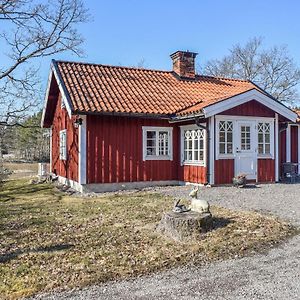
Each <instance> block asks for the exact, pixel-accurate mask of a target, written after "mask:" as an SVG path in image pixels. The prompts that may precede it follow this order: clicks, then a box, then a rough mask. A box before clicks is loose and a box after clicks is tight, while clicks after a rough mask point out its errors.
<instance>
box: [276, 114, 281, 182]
mask: <svg viewBox="0 0 300 300" xmlns="http://www.w3.org/2000/svg"><path fill="white" fill-rule="evenodd" d="M279 138H280V137H279V122H278V113H276V114H275V181H276V182H278V181H279Z"/></svg>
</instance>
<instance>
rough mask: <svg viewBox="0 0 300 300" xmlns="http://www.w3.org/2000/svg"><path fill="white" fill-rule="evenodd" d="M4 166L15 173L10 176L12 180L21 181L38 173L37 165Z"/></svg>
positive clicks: (7, 163) (11, 164) (7, 164)
mask: <svg viewBox="0 0 300 300" xmlns="http://www.w3.org/2000/svg"><path fill="white" fill-rule="evenodd" d="M3 166H4V167H5V168H7V169H9V170H10V171H12V172H13V173H12V174H11V175H10V176H9V178H10V179H20V178H25V177H28V176H35V175H37V172H38V164H37V163H13V162H4V163H3Z"/></svg>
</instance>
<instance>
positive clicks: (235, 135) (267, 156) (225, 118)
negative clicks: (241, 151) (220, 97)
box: [215, 115, 275, 160]
mask: <svg viewBox="0 0 300 300" xmlns="http://www.w3.org/2000/svg"><path fill="white" fill-rule="evenodd" d="M215 119H216V125H215V145H216V160H218V159H234V158H235V157H236V146H237V141H238V138H239V132H238V128H237V122H241V121H245V122H247V121H255V134H256V136H255V137H254V142H255V145H254V146H255V152H256V154H257V158H259V159H264V158H265V159H270V158H271V159H274V158H275V154H274V145H275V140H274V130H275V129H274V128H275V127H274V126H275V125H274V122H275V119H274V118H267V117H252V116H229V115H217V116H216V117H215ZM220 121H232V122H233V141H232V142H233V144H232V146H233V153H232V154H220V153H219V151H220V150H219V122H220ZM258 123H270V154H259V153H258Z"/></svg>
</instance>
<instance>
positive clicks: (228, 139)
mask: <svg viewBox="0 0 300 300" xmlns="http://www.w3.org/2000/svg"><path fill="white" fill-rule="evenodd" d="M227 143H232V132H228V133H227Z"/></svg>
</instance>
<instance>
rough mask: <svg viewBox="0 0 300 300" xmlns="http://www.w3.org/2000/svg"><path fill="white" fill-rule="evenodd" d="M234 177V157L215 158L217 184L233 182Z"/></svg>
mask: <svg viewBox="0 0 300 300" xmlns="http://www.w3.org/2000/svg"><path fill="white" fill-rule="evenodd" d="M233 177H234V159H219V160H215V184H229V183H232V178H233Z"/></svg>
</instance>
